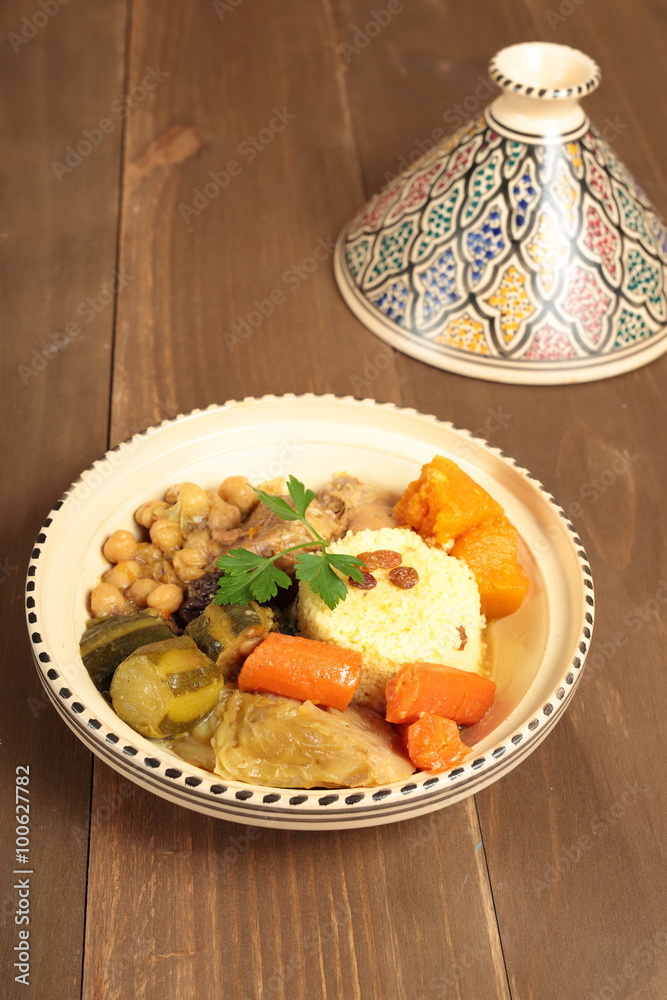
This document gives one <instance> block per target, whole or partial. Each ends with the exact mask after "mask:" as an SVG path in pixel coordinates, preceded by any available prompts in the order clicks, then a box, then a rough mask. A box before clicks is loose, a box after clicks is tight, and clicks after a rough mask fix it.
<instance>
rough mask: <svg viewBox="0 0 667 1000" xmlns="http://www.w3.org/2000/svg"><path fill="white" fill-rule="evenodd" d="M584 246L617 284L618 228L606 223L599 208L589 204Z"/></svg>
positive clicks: (618, 267)
mask: <svg viewBox="0 0 667 1000" xmlns="http://www.w3.org/2000/svg"><path fill="white" fill-rule="evenodd" d="M584 246H585V247H586V249H587V250H588V251H589V253H590V255H591V257H592V258H593V260H599V261H600V263H601V264H602V266H603V270H604V271H606V272H607V276H608V277H609V278H610V279H611V281H612V282H613V283H614V284H615V285H617V284H618V280H619V277H620V249H621V241H620V238H619V235H618V230H617V229H614V228H613V227H612V226H610V225H608V223H606V222H605V220H604V219H603V218H602V215H601V214H600V209H599V208H597V207H596V206H594V205H592V204H591V205H589V206H588V208H587V210H586V230H585V235H584Z"/></svg>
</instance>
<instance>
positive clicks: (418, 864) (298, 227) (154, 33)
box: [84, 4, 506, 1000]
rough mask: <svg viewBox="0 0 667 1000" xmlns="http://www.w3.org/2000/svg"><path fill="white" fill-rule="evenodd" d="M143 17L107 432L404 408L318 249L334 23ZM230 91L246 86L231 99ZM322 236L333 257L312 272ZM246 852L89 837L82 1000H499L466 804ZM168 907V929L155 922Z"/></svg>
mask: <svg viewBox="0 0 667 1000" xmlns="http://www.w3.org/2000/svg"><path fill="white" fill-rule="evenodd" d="M160 9H161V10H162V8H160ZM156 12H157V6H155V7H153V6H152V5H151V4H147V5H145V6H144V7H143V8H142V9H141V10H137V11H135V15H134V18H133V25H132V58H131V73H130V75H131V77H132V78H134V77H135V76H136V75H137V74H138V73H139V72H140V71H141V68H142V67H144V66H146V65H153V64H154V63H155V62H158V61H159V60H160V58H161V56H160V53H161V52H164V51H165V50H167V49H168V48H169V39H171V38H173V37H176V36H177V37H179V39H180V40H181V45H180V46H179V49H178V52H177V54H176V55H175V57H174V59H173V60H172V61H170V62H169V64H168V72H169V76H168V77H167V78H166V79H165V81H164V82H163V83H162V84H161V85H160V88H159V89H158V90H156V91H155V93H154V94H153V95H152V97H151V98H150V100H148V101H146V102H145V103H144V104H143V105H142V107H141V108H140V109H137V111H136V113H135V114H134V115H133V116H132V117H131V118H130V119H129V120H128V131H127V139H126V144H125V157H126V158H125V178H126V184H125V188H124V198H123V223H122V235H121V247H122V250H121V261H122V264H123V266H124V268H125V269H126V270H127V272H128V273H130V274H138V275H143V276H146V280H142V281H141V282H139V281H137V282H135V283H133V284H132V285H131V286H130V287H129V288H128V289H127V292H126V293H125V294H124V295H123V297H122V299H121V300H120V301H119V306H118V336H117V343H116V353H115V359H114V361H115V363H114V393H113V410H112V429H113V430H112V433H113V436H114V437H115V438H122V437H124V436H125V435H126V433H127V430H128V428H129V427H131V426H132V424H133V423H134V421H135V420H136V419H137V415H138V414H143V413H146V411H147V408H149V407H150V406H156V405H159V400H161V399H173V400H174V401H175V405H176V406H177V407H178V409H183V410H186V409H189V408H191V407H193V406H202V405H205V404H207V403H209V402H213V401H221V400H224V399H225V398H228V397H230V396H238V395H245V394H248V393H253V394H259V393H262V392H272V391H275V392H280V391H289V390H295V391H304V390H313V389H315V390H317V391H335V392H338V393H343V394H345V393H349V392H350V391H352V390H353V389H356V390H357V394H360V392H359V387H358V382H353V381H352V380H353V377H355V376H356V378H357V380H361V381H362V382H363V381H364V380H365V381H366V384H367V389H366V392H365V394H371V395H378V396H383V395H386V396H390V397H392V398H394V399H397V400H400V394H399V393H400V390H399V386H398V382H397V378H396V363H397V360H398V359H397V358H396V357H395V356H394V354H393V352H387V349H386V348H384V347H383V346H382V345H381V344H379V342H378V341H377V340H376V339H375V338H374V337H372V336H371V335H370V334H369V333H368V332H367V331H364V330H362V329H360V328H359V325H358V324H357V323H356V322H355V321H354V320H352V318H351V317H350V315H349V313H348V311H347V309H346V307H345V306H344V305H343V303H342V301H341V300H340V298H339V296H338V294H337V292H336V290H335V287H334V284H333V277H332V273H331V263H330V259H329V255H330V249H331V245H332V243H331V241H332V239H333V238H334V237H335V235H336V233H337V231H338V229H339V228H340V226H341V225H342V223H343V222H344V221H345V219H346V218H347V216H348V215H349V214H351V212H352V211H354V210H355V209H356V207H357V206H358V203H359V202H360V200H361V198H362V191H361V186H360V180H359V175H358V171H357V160H356V150H355V146H354V143H353V140H352V137H351V133H350V128H349V117H348V108H347V104H346V98H345V93H344V91H343V89H342V78H341V75H340V64H339V57H338V54H337V52H336V39H335V37H334V34H333V22H332V20H331V16H330V11H329V9H328V7H327V6H326V5H315V4H312V5H308V6H305V5H297V6H294V7H292V8H285V7H284V6H282V7H281V6H280V5H278V4H275V5H271V7H270V12H269V8H268V7H267V5H264V7H263V9H262V11H261V12H260V11H259V10H258V9H256V8H253V7H252V6H251V5H245V6H242V7H239V9H238V10H236V11H235V12H234V14H233V16H230V17H229V18H227V17H225V20H224V22H223V23H222V24H220V23H219V22H218V21H217V20H216V19H215V17H213V19H212V20H210V19H207V18H206V17H205V16H204V14H203V13H202V10H201V9H199V10H196V9H192V10H189V11H188V12H187V13H186V12H185V11H183V10H181V11H179V13H178V14H172V15H171V17H173V20H170V17H169V16H165V15H164V14H161V16H160V17H158V16H157V13H156ZM207 16H208V18H211V16H212V14H211V12H210V11H209V12H207ZM267 17H270V20H271V24H272V32H271V36H270V37H269V35H267V34H266V33H265V32H264V33H263V32H262V30H261V27H262V24H263V22H264V20H265V19H266V18H267ZM250 39H253V43H252V45H250V42H249V40H250ZM193 52H196V53H197V59H196V60H193V59H192V53H193ZM241 52H243V53H244V54H245V58H244V59H241V56H240V53H241ZM163 68H166V64H165V67H163ZM186 75H187V81H188V83H187V88H186V87H185V85H184V80H185V79H186ZM241 75H243V76H244V77H247V78H248V79H251V80H252V86H248V87H244V88H241V89H239V88H238V84H237V81H238V79H239V77H240V76H241ZM231 94H233V95H234V99H233V100H225V99H224V95H231ZM275 109H278V111H279V112H281V114H282V115H283V116H284V117H285V118H288V116H290V115H293V116H294V117H293V119H288V122H287V123H286V124H285V127H284V128H281V129H279V130H276V132H275V135H274V136H273V137H272V138H271V140H270V142H267V143H266V146H265V148H263V149H262V150H261V151H258V152H257V155H256V156H254V157H253V158H252V159H248V160H247V162H246V157H245V156H244V152H243V150H244V148H246V147H244V146H242V145H241V144H242V143H244V142H247V136H249V135H250V136H252V135H257V136H259V137H260V140H261V139H262V138H263V137H264V138H268V136H267V135H266V133H265V132H264V133H263V132H262V131H261V130H262V129H266V128H270V127H271V124H270V123H271V121H272V119H274V118H275V116H276V110H275ZM277 124H282V122H277ZM172 149H175V150H177V155H176V156H175V157H172V155H171V153H170V150H172ZM184 150H185V155H183V151H184ZM156 151H159V153H158V152H156ZM230 160H236V161H237V162H239V163H242V169H241V170H240V172H238V173H237V174H235V175H233V176H232V177H231V180H230V182H229V185H228V187H226V188H225V189H224V190H222V191H220V192H219V193H217V194H215V195H213V196H212V197H211V198H210V201H209V203H208V204H205V203H204V200H203V199H198V200H197V201H195V200H194V199H195V197H196V190H197V189H198V190H199V191H201V192H203V193H204V196H205V197H207V195H206V190H207V189H206V184H207V182H208V181H210V180H211V172H212V171H213V172H219V171H221V170H225V169H226V165H227V164H229V161H230ZM193 190H194V191H195V195H194V196H193ZM209 190H210V189H209ZM183 205H185V206H186V208H187V206H188V205H190V206H192V207H194V208H195V209H196V213H192V212H187V211H186V212H185V213H183V212H182V211H181V208H180V207H181V206H183ZM198 206H201V207H198ZM184 216H185V217H184ZM318 241H319V245H320V246H322V247H323V248H324V249H323V255H326V257H325V260H323V261H322V262H321V263H319V264H318V266H317V268H316V269H315V270H314V271H313V273H312V274H310V275H309V274H308V267H309V266H310V265H308V264H307V263H306V262H307V261H308V259H309V258H310V257H311V255H312V254H313V250H314V249H315V248H316V247H317V246H318ZM301 265H303V267H304V271H305V276H304V277H303V278H302V279H301V278H299V272H298V270H296V268H299V267H300V266H301ZM294 275H296V276H297V278H299V287H295V286H296V279H294V278H293V276H294ZM275 290H278V291H279V292H281V293H282V299H283V301H281V302H280V303H279V304H277V305H276V307H275V309H274V311H273V313H272V315H271V316H268V317H266V319H265V320H264V321H263V322H262V323H261V324H259V325H258V326H257V329H256V330H255V331H254V332H253V333H252V336H251V337H249V338H247V339H244V338H243V337H241V340H240V342H239V343H233V342H230V337H231V336H233V331H232V324H234V323H235V322H236V320H237V317H239V316H240V317H242V318H247V320H248V322H249V323H251V322H252V320H251V318H250V317H251V315H252V313H253V312H260V311H261V306H262V304H263V303H265V302H267V301H270V297H271V293H272V292H273V291H275ZM267 311H268V310H267ZM388 353H389V357H388V358H387V354H388ZM378 357H380V358H381V359H382V360H381V362H380V363H378ZM401 361H402V359H401ZM362 388H363V386H362ZM120 782H121V779H118V778H117V777H116V776H115V775H114V774H112V773H111V772H110V771H108V770H107V769H106V768H103V767H97V766H96V768H95V792H94V800H98V799H100V798H102V797H104V798H107V799H108V798H114V797H117V795H118V788H119V784H120ZM139 815H140V816H141V817H142V821H141V823H140V824H139V825H138V826H137V828H136V833H135V835H130V836H128V830H129V831H131V830H132V828H133V825H134V824H135V823H136V817H137V816H139ZM146 830H148V831H150V838H149V840H148V842H147V840H146ZM417 835H419V840H418V842H417V849H413V848H412V845H413V841H414V838H415V837H417ZM244 836H247V835H246V834H245V833H244V831H243V829H242V828H236V827H229V826H227V825H225V824H221V823H217V822H214V821H212V820H209V819H206V818H203V817H199V816H193V815H189V814H187V813H184V812H183V811H182V810H180V809H177V808H175V807H173V806H171V805H169V804H167V803H164V802H161V801H160V800H158V799H155V798H151V797H149V796H146V795H144V794H143V793H141V792H137V793H136V795H135V796H134V797H133V799H132V805H131V806H130V805H129V804H127V805H124V806H123V808H122V809H119V810H118V811H117V812H115V813H114V815H113V816H112V817H111V818H110V819H109V820H108V822H106V823H104V824H102V825H100V827H99V829H97V828H96V829H95V830H94V831H93V835H92V838H91V866H90V892H89V901H88V920H87V926H88V931H87V943H86V949H87V954H89V955H90V956H91V961H90V962H87V963H86V978H85V986H84V993H85V995H86V996H90V997H93V998H98V997H99V998H102V997H105V998H115V997H121V996H123V991H124V989H125V988H126V982H127V978H128V976H131V977H132V980H133V982H134V989H135V994H136V995H137V996H141V997H147V998H153V997H158V996H160V995H162V994H163V993H164V992H165V990H166V989H170V990H172V991H173V992H175V993H176V995H178V994H179V993H180V992H182V991H183V990H185V989H186V984H187V983H191V982H192V981H193V977H194V981H195V982H196V983H197V984H198V986H199V989H198V990H197V992H199V991H200V990H201V988H204V989H205V988H206V984H210V988H211V990H212V992H213V993H214V994H216V995H224V996H226V997H230V998H243V997H246V996H255V995H257V996H269V997H271V996H276V997H277V998H278V997H280V998H282V997H285V998H287V997H290V998H292V997H294V998H297V997H298V998H301V997H303V998H310V997H312V996H322V997H338V996H346V997H359V998H363V1000H370V998H374V997H377V998H378V1000H379V998H393V997H396V998H405V1000H407V998H413V997H414V996H415V995H417V996H419V995H423V996H425V997H431V996H432V995H433V992H434V990H435V991H438V990H439V989H444V988H446V987H447V985H448V984H449V983H450V982H451V983H452V984H453V985H454V986H455V988H456V989H457V990H458V991H459V995H460V996H461V997H470V998H473V997H476V996H478V995H479V991H480V989H481V988H483V986H484V984H487V983H489V982H492V983H493V984H494V992H495V995H497V996H499V997H503V996H505V995H506V985H505V972H504V968H503V965H502V961H500V960H499V942H498V937H497V933H496V928H495V920H494V917H493V909H492V905H491V898H490V894H489V889H488V881H487V878H486V873H485V865H484V861H483V853H481V852H480V851H479V849H478V850H477V851H476V850H475V845H477V844H479V841H480V837H479V835H478V831H477V828H476V816H475V813H474V809H473V807H472V806H471V805H470V804H468V805H465V806H460V807H457V808H456V809H454V810H450V811H448V813H447V814H445V815H442V816H438V817H437V818H433V819H429V820H425V821H423V822H422V823H417V824H414V825H412V824H411V825H409V826H407V827H405V828H402V827H399V828H391V829H390V828H383V829H378V830H372V831H367V832H360V833H356V834H350V833H345V834H330V835H314V836H310V835H307V834H288V833H283V832H278V831H276V832H275V833H270V834H268V833H267V834H263V835H262V836H261V839H259V840H257V841H254V840H252V839H249V840H246V841H242V842H243V843H244V844H245V845H246V846H245V847H244V849H243V850H239V851H237V853H236V855H234V856H233V860H232V862H225V863H224V864H223V863H222V862H221V858H223V859H224V858H228V857H229V855H230V850H232V851H233V845H234V844H235V842H236V838H238V837H241V838H243V837H244ZM230 845H232V847H231V848H230ZM434 855H435V856H436V857H437V860H435V861H434V860H432V859H433V857H434ZM424 857H428V858H429V861H428V863H427V864H424V863H423V860H422V859H423V858H424ZM110 858H112V859H114V860H113V867H112V872H113V875H112V882H113V885H114V889H115V891H114V893H113V897H111V896H110V892H109V870H108V867H107V860H108V859H110ZM175 899H178V900H179V902H178V904H177V905H178V907H179V912H182V913H183V918H182V919H180V920H178V921H174V922H173V923H172V924H169V922H168V921H161V920H160V919H159V915H160V914H163V913H165V914H166V913H168V912H170V911H173V906H174V900H175ZM449 899H451V900H458V903H457V905H456V906H454V905H452V906H451V907H449V906H448V905H447V901H448V900H449ZM199 900H201V901H202V907H201V909H200V907H199V905H198V901H199ZM204 900H206V902H204ZM424 913H426V914H427V915H428V920H427V924H426V925H425V924H423V916H424ZM211 914H215V915H217V917H218V918H217V919H213V920H212V919H211ZM473 929H474V951H473V952H471V951H470V948H471V941H472V940H473V938H472V932H473ZM429 942H430V944H429ZM146 956H148V958H146ZM212 956H217V957H218V958H219V960H218V958H215V959H213V958H212ZM200 984H201V985H200ZM415 991H417V992H415Z"/></svg>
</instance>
